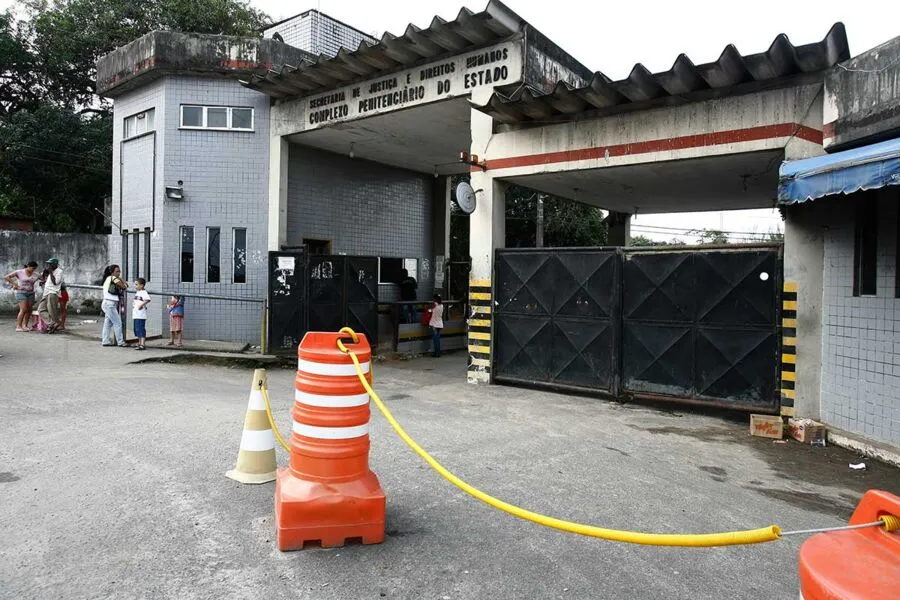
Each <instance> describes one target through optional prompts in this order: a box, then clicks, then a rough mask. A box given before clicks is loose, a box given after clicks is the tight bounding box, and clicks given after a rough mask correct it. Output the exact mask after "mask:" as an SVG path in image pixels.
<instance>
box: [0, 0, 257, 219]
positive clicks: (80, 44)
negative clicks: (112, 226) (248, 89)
mask: <svg viewBox="0 0 900 600" xmlns="http://www.w3.org/2000/svg"><path fill="white" fill-rule="evenodd" d="M17 14H21V15H24V18H17V17H16V16H15V15H14V14H13V13H12V12H11V11H7V12H4V13H0V213H10V214H15V215H19V216H23V217H33V218H34V219H35V224H36V227H37V228H39V229H49V230H55V231H98V230H100V228H102V222H101V220H98V215H97V213H96V211H95V209H98V208H100V209H102V206H103V202H104V199H105V198H106V197H107V196H108V195H109V194H110V192H111V188H112V111H111V107H110V105H109V103H108V102H106V101H104V100H103V99H101V98H99V97H98V96H97V95H96V62H97V60H98V59H99V58H100V57H101V56H103V55H104V54H106V53H108V52H110V51H112V50H114V49H115V48H117V47H119V46H122V45H125V44H127V43H129V42H131V41H133V40H134V39H136V38H138V37H140V36H142V35H144V34H146V33H149V32H151V31H154V30H170V31H187V32H195V33H209V34H225V35H240V36H252V37H258V36H259V35H261V30H262V28H263V27H264V26H265V24H266V23H268V22H269V21H270V19H269V17H268V16H267V15H266V14H264V13H262V12H260V11H258V10H256V9H254V8H252V7H251V6H250V5H249V4H248V2H246V1H245V0H140V1H135V0H29V1H26V2H22V3H20V5H19V6H18V12H17Z"/></svg>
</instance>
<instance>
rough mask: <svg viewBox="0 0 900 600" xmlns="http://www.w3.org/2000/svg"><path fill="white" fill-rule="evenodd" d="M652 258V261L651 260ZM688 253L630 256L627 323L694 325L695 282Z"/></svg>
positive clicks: (625, 306) (625, 302) (625, 305)
mask: <svg viewBox="0 0 900 600" xmlns="http://www.w3.org/2000/svg"><path fill="white" fill-rule="evenodd" d="M648 256H652V257H653V258H652V260H648ZM691 260H692V257H691V255H690V254H688V253H683V254H682V253H674V252H669V253H666V254H652V255H642V254H629V255H626V256H625V264H624V266H623V271H622V272H623V276H624V286H625V290H626V291H627V293H626V294H625V295H624V297H623V299H622V302H623V312H624V317H625V318H626V319H640V320H650V321H675V322H683V321H691V320H692V315H693V298H692V295H693V290H694V281H693V273H692V269H691Z"/></svg>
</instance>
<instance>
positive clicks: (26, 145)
mask: <svg viewBox="0 0 900 600" xmlns="http://www.w3.org/2000/svg"><path fill="white" fill-rule="evenodd" d="M12 145H13V146H20V147H22V148H31V149H32V150H40V151H41V152H50V153H51V154H59V155H61V156H74V157H76V158H85V153H84V152H81V153H77V152H63V151H62V150H51V149H50V148H43V147H41V146H32V145H31V144H23V143H22V142H13V143H12Z"/></svg>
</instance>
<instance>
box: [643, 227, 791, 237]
mask: <svg viewBox="0 0 900 600" xmlns="http://www.w3.org/2000/svg"><path fill="white" fill-rule="evenodd" d="M636 227H639V228H641V229H659V230H663V231H675V232H678V231H684V232H691V231H703V230H704V229H706V230H709V231H718V232H720V233H727V234H729V235H760V234H762V235H765V234H767V233H769V232H767V231H762V232H760V231H722V230H721V229H715V228H710V227H706V228H697V227H692V228H686V227H665V226H662V225H642V224H634V225H632V226H631V228H632V229H634V228H636ZM778 233H781V232H780V231H779V232H778Z"/></svg>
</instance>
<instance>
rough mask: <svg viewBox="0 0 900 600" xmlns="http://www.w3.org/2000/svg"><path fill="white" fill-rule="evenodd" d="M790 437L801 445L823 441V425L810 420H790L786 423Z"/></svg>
mask: <svg viewBox="0 0 900 600" xmlns="http://www.w3.org/2000/svg"><path fill="white" fill-rule="evenodd" d="M788 426H789V427H790V429H791V437H792V438H794V439H795V440H797V441H798V442H801V443H803V444H813V443H815V442H816V440H824V439H825V425H823V424H822V423H819V422H818V421H813V420H812V419H791V420H790V421H788Z"/></svg>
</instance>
